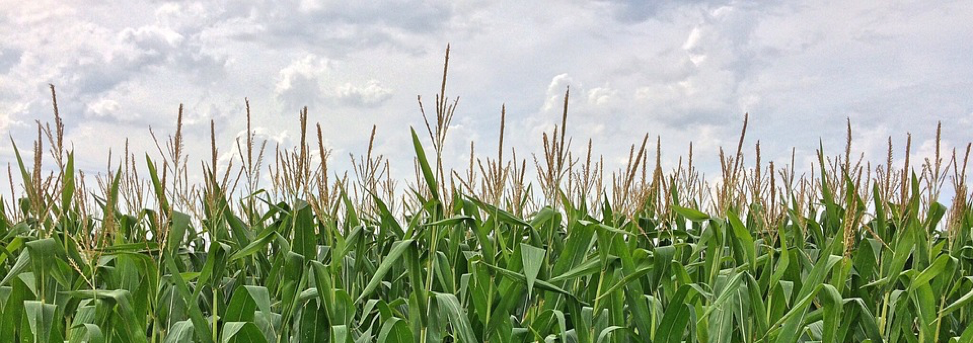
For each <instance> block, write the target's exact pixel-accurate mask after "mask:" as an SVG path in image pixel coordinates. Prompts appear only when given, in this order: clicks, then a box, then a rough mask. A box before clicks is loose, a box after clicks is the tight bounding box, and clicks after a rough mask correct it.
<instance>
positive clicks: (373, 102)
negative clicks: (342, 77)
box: [334, 80, 392, 107]
mask: <svg viewBox="0 0 973 343" xmlns="http://www.w3.org/2000/svg"><path fill="white" fill-rule="evenodd" d="M334 97H335V98H336V99H337V100H338V101H339V102H341V103H343V104H347V105H350V106H358V107H375V106H378V105H380V104H382V103H383V102H385V101H386V100H388V99H389V98H391V97H392V90H390V89H388V88H385V87H383V86H382V84H381V83H379V82H378V81H377V80H368V82H366V83H365V85H364V86H355V85H352V84H351V83H345V84H344V85H341V86H338V87H336V88H335V90H334Z"/></svg>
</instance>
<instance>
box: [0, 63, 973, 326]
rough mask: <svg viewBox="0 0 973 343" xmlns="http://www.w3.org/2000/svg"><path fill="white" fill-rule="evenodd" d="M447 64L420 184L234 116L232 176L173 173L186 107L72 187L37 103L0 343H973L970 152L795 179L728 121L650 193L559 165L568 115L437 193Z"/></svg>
mask: <svg viewBox="0 0 973 343" xmlns="http://www.w3.org/2000/svg"><path fill="white" fill-rule="evenodd" d="M446 56H447V58H446V66H444V72H443V84H442V88H441V92H440V93H439V94H437V95H436V97H435V101H434V102H433V103H432V105H434V109H433V108H427V107H428V106H427V107H422V105H423V101H422V99H421V98H420V100H419V105H420V110H421V113H422V116H423V118H424V119H425V123H426V125H425V127H421V128H419V129H418V131H417V130H415V129H414V130H413V131H412V143H413V145H414V150H415V156H414V157H415V158H414V160H413V161H389V160H388V159H386V158H385V157H383V156H379V155H377V154H374V153H373V152H372V148H371V145H370V147H369V150H368V152H367V153H366V154H364V155H362V156H359V157H355V158H352V160H353V163H354V165H355V167H354V170H351V171H350V173H345V172H341V173H338V172H335V171H333V170H329V169H328V161H329V160H331V159H330V154H331V151H330V150H328V149H325V148H324V144H323V140H324V138H323V137H322V132H321V127H320V125H318V126H316V127H314V126H312V127H310V128H308V122H307V113H308V110H307V109H306V108H305V109H304V110H303V111H301V113H300V115H299V117H298V119H299V120H295V122H297V121H299V125H300V130H301V131H300V132H301V139H300V144H299V145H298V146H296V147H294V148H289V149H285V148H278V149H276V150H273V151H272V150H270V149H267V146H266V143H265V142H262V141H258V140H257V139H256V136H255V135H254V134H253V131H252V130H251V129H250V124H249V123H250V113H249V104H248V105H247V114H246V115H247V119H246V120H247V122H248V130H247V135H246V136H245V137H243V139H239V140H238V141H237V142H235V143H236V145H235V147H236V149H235V158H234V159H233V160H232V162H231V163H229V164H225V163H223V164H220V163H218V161H217V155H218V153H219V152H218V151H217V148H216V146H217V144H216V141H217V139H216V137H215V133H214V134H213V135H212V137H208V138H210V139H211V140H212V149H211V150H212V158H211V159H209V160H207V158H208V157H203V158H199V157H190V156H187V155H186V154H185V152H184V151H183V150H184V144H185V140H186V137H184V136H183V134H182V109H181V107H180V112H179V120H178V122H177V123H176V126H175V127H176V129H175V133H174V134H172V135H170V136H168V137H166V138H164V139H157V140H156V143H157V145H158V147H159V149H158V150H159V151H158V153H157V154H146V155H144V156H139V155H137V154H135V153H133V152H129V151H127V149H126V151H125V152H124V155H123V156H122V158H116V164H115V165H113V166H112V167H111V169H110V170H109V171H107V172H104V173H99V174H98V175H95V176H91V175H85V174H84V173H82V172H80V171H79V170H76V168H75V166H74V161H75V152H74V151H70V150H68V149H65V142H63V141H62V140H63V138H62V137H63V127H64V124H63V122H62V119H61V116H60V114H59V113H58V110H57V108H56V106H57V105H56V96H55V94H54V86H51V92H52V97H54V106H55V108H54V122H53V126H52V125H51V124H45V125H41V124H38V133H37V134H38V137H37V140H36V141H35V142H33V145H32V146H31V148H30V149H23V148H22V147H23V146H24V143H23V142H14V141H12V140H11V145H12V146H14V149H15V151H16V161H9V162H10V164H9V165H10V167H8V169H7V173H8V174H9V179H10V187H11V190H10V192H11V193H12V194H13V195H14V196H13V197H11V198H6V199H2V201H0V278H2V280H0V342H72V343H74V342H91V343H95V342H102V343H104V342H137V343H139V342H141V343H145V342H152V343H156V342H203V343H213V342H294V343H297V342H342V343H346V342H467V343H469V342H497V343H500V342H581V343H589V342H591V343H602V342H664V343H669V342H818V341H820V342H973V325H971V324H973V320H971V316H973V304H971V303H970V301H971V300H973V241H971V226H973V210H971V203H970V200H969V195H970V190H969V189H968V186H967V183H966V175H967V170H966V167H967V161H968V157H969V153H970V146H969V145H966V146H965V147H964V148H965V150H963V149H960V150H959V151H957V150H955V149H954V150H952V152H949V153H947V152H943V151H940V150H945V149H943V148H942V147H940V146H939V145H938V144H937V146H936V150H935V156H934V157H931V158H929V159H926V160H923V161H909V156H910V155H911V154H912V152H911V149H912V147H911V138H909V140H908V141H907V142H906V144H905V145H904V149H902V150H903V151H904V153H905V154H904V157H905V158H906V160H905V163H904V165H902V164H901V163H898V166H893V160H894V158H895V157H894V155H895V154H894V153H893V149H892V140H891V139H890V140H889V150H888V151H889V155H888V160H886V161H880V162H879V163H871V162H868V161H863V160H862V159H861V158H858V157H857V156H853V155H852V154H851V144H852V143H851V138H850V137H851V126H850V125H849V127H848V143H847V145H848V148H847V149H846V150H845V151H843V152H841V153H839V154H836V155H833V156H832V155H828V154H827V153H826V152H824V151H818V154H817V164H816V165H815V166H814V170H813V171H812V172H810V173H806V174H800V172H799V171H796V170H795V167H794V164H795V163H794V161H793V160H791V161H789V164H778V165H775V164H774V163H773V162H769V163H765V162H762V161H761V159H760V152H759V149H760V148H759V145H756V146H755V147H751V146H750V145H749V144H745V135H746V125H747V122H746V120H744V122H743V125H742V132H741V135H740V142H739V144H738V145H737V146H736V147H734V149H733V150H729V151H726V152H725V153H721V154H720V156H719V158H720V159H719V161H720V166H721V167H722V168H721V172H720V173H719V175H717V176H716V177H715V178H714V179H713V180H706V179H704V178H703V177H702V176H701V173H700V172H699V170H698V169H697V167H696V166H694V161H693V156H692V147H691V146H690V150H689V155H688V156H686V158H685V159H684V160H683V159H681V160H680V163H679V165H678V167H677V168H674V169H672V170H671V171H664V170H663V168H662V167H661V166H660V161H659V157H658V156H659V155H660V151H659V148H658V147H659V146H660V145H661V142H660V141H658V140H657V141H656V142H655V143H656V149H652V148H653V147H652V146H651V143H652V142H651V141H650V139H649V137H648V136H646V137H645V138H643V139H640V141H637V142H635V143H636V144H634V145H632V148H631V150H630V151H629V154H628V163H627V165H626V166H625V167H623V168H619V169H618V170H605V167H604V162H602V159H601V158H600V157H598V156H592V155H591V142H590V141H589V143H588V146H587V149H586V150H585V149H581V150H579V151H580V153H579V152H578V151H575V150H572V149H571V146H570V145H571V144H570V139H566V137H565V136H566V135H565V134H564V133H563V132H565V128H566V127H567V125H568V122H569V121H568V106H567V105H568V98H569V94H568V93H566V94H565V97H564V114H563V117H562V118H559V119H560V122H559V125H557V126H556V128H555V129H554V130H553V131H552V132H548V133H547V134H545V135H544V136H543V137H541V140H542V142H543V151H540V152H538V153H537V154H536V155H532V156H531V157H530V158H524V157H523V156H517V155H516V154H515V153H510V150H508V151H505V150H504V146H503V131H504V125H505V124H504V121H505V116H506V114H505V112H504V111H501V116H500V121H499V122H500V123H501V124H500V125H499V126H500V127H499V130H500V142H499V144H500V148H499V150H498V151H497V152H496V155H493V156H487V155H481V156H478V157H477V156H475V155H474V154H473V151H472V148H471V154H470V161H469V166H468V167H467V169H465V170H463V169H462V168H460V169H447V168H445V167H444V164H443V156H442V150H443V147H444V144H445V143H444V142H446V140H447V133H448V130H449V128H450V122H451V120H452V118H453V114H454V113H455V111H456V108H457V106H458V102H457V101H456V100H455V99H450V98H449V97H447V94H446V70H447V69H448V68H447V67H448V61H449V60H448V50H447V55H446ZM427 113H428V115H427ZM214 132H215V130H214ZM309 134H310V135H309ZM315 136H316V138H315ZM153 137H155V136H154V134H153ZM205 138H206V137H193V139H194V140H200V139H205ZM374 138H375V137H374V131H373V134H372V138H371V139H372V140H374ZM566 141H567V143H566ZM17 143H21V146H20V147H21V148H19V149H18V147H17ZM653 150H655V151H653ZM822 150H823V149H822ZM31 153H32V156H31ZM653 153H654V156H653ZM745 156H746V158H745ZM190 158H195V159H198V160H201V161H199V162H195V161H196V160H195V159H194V160H193V161H194V162H192V163H190V162H189V160H190ZM5 162H6V161H5ZM390 162H405V163H406V165H408V163H409V162H412V166H413V167H414V170H415V179H414V180H396V179H394V178H393V177H392V176H391V175H390V170H389V164H390ZM200 166H201V167H200ZM197 168H199V169H200V170H201V171H200V172H199V174H200V175H202V176H201V177H199V178H197V179H200V180H202V181H200V182H192V181H191V179H193V178H191V177H190V176H191V175H192V174H193V173H195V172H194V171H195V170H197ZM528 169H529V170H528ZM15 179H17V180H19V181H18V182H16V183H15ZM264 180H269V181H266V182H264ZM945 187H950V188H952V193H954V194H955V196H953V198H952V199H951V201H947V203H946V204H943V203H941V202H940V198H941V197H940V195H941V193H942V190H943V189H944V188H945Z"/></svg>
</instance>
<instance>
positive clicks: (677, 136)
mask: <svg viewBox="0 0 973 343" xmlns="http://www.w3.org/2000/svg"><path fill="white" fill-rule="evenodd" d="M0 8H3V10H0V37H3V38H2V39H0V135H3V136H9V137H10V138H11V139H12V140H13V141H15V142H16V143H17V145H18V146H19V147H21V149H22V150H23V149H29V147H30V144H31V143H30V142H31V141H32V140H33V139H34V138H35V137H36V134H37V131H36V125H37V124H36V121H38V120H39V121H42V122H48V121H51V120H52V119H53V111H52V106H51V97H50V91H49V89H48V84H54V85H56V86H57V90H58V105H59V107H60V113H61V114H62V117H63V119H64V123H65V138H66V139H67V140H68V141H70V142H71V146H72V147H73V149H74V150H75V151H76V155H77V156H76V159H77V165H78V166H79V168H82V169H85V170H92V171H101V170H105V169H106V168H107V167H106V166H107V162H108V161H107V156H108V154H107V152H108V150H109V149H111V150H113V151H114V152H115V156H116V159H117V154H118V152H119V151H121V150H122V149H123V147H124V144H125V140H126V138H127V139H129V142H130V143H129V144H130V148H129V149H130V151H133V152H149V153H150V154H153V156H156V155H158V153H157V152H156V148H155V145H154V143H153V141H152V139H151V136H150V135H149V128H150V127H151V128H152V130H153V131H154V132H155V133H156V134H157V135H159V136H165V135H169V134H172V133H174V131H175V126H176V116H177V112H178V111H177V110H178V107H179V104H180V103H181V104H184V106H185V117H184V125H185V127H184V135H185V137H186V140H187V152H188V153H189V154H190V157H189V160H190V161H191V162H194V163H191V164H196V163H195V161H198V160H202V159H208V156H209V154H210V153H209V123H210V120H213V121H215V123H216V135H217V142H218V145H219V149H220V151H221V152H222V156H221V159H222V160H223V161H226V160H228V159H229V158H231V156H232V155H233V151H234V150H233V147H234V143H233V142H234V139H236V138H237V137H241V136H244V135H245V134H244V132H245V130H246V121H245V111H244V99H245V98H249V100H250V105H251V108H252V112H253V120H254V127H255V130H256V132H257V133H258V134H259V138H260V139H267V140H269V141H270V143H269V145H270V146H273V145H275V144H280V145H281V146H285V147H286V146H293V145H294V144H295V142H296V141H298V140H299V137H300V132H299V123H298V113H299V111H300V109H301V108H302V107H303V106H308V108H309V121H310V123H311V124H312V125H313V124H314V123H320V124H321V126H322V131H323V135H324V137H325V140H326V144H327V146H328V147H330V148H331V149H333V155H332V156H333V159H334V161H333V162H332V163H333V165H335V166H337V167H336V168H338V169H348V168H349V166H350V162H348V161H349V158H348V156H349V154H355V155H361V154H364V153H365V151H366V149H367V145H368V140H369V133H370V132H371V129H372V126H373V125H377V128H376V131H377V134H376V141H375V152H376V153H379V154H383V155H385V156H387V157H388V158H389V159H390V161H391V165H392V168H393V173H394V174H393V175H397V176H400V177H402V178H406V177H407V176H410V175H411V173H412V156H413V151H412V146H411V142H410V139H409V129H408V128H409V126H414V127H416V128H417V129H422V128H423V124H422V117H421V115H420V112H419V106H418V104H417V95H422V96H423V99H424V101H425V104H426V108H427V109H429V108H432V107H433V105H432V101H433V98H434V96H435V94H436V93H438V91H439V86H440V80H441V78H442V64H443V56H444V51H445V48H446V46H447V44H450V45H451V53H450V69H449V81H448V87H447V95H448V96H450V97H457V96H459V97H460V101H459V105H458V108H457V110H456V115H455V118H454V120H453V123H452V124H453V126H452V127H451V129H450V136H449V138H447V143H446V145H447V146H446V148H445V152H444V154H445V159H446V161H447V164H450V165H464V164H465V163H466V161H467V159H468V156H469V155H468V154H469V144H470V142H471V141H473V142H474V143H475V144H476V148H477V151H478V152H480V153H482V154H488V153H489V154H491V155H492V154H494V151H495V150H496V145H497V135H498V131H499V122H500V109H501V106H503V105H505V106H506V109H507V125H506V128H507V133H506V143H505V146H508V147H510V146H513V147H517V149H518V152H519V156H521V157H527V152H538V153H539V152H540V146H541V138H540V137H541V136H540V134H541V133H542V132H545V131H550V130H551V129H552V128H553V127H554V125H555V124H557V123H559V122H560V116H561V110H562V108H561V105H562V97H563V95H564V92H565V90H566V89H567V87H569V86H570V89H571V97H570V103H569V118H568V131H567V132H568V134H569V135H570V136H571V137H573V139H574V144H573V148H574V150H575V151H576V152H579V153H580V152H581V151H582V150H583V147H584V146H585V144H586V142H587V140H588V139H591V140H592V141H593V151H594V153H595V154H601V155H604V156H605V159H606V162H607V163H608V166H609V167H612V166H620V165H621V164H623V163H624V160H625V159H626V158H627V156H628V150H629V146H630V145H631V144H637V143H640V142H641V139H642V137H643V136H644V135H645V134H648V135H649V136H650V137H652V138H655V137H659V138H660V139H661V142H662V151H663V154H662V156H661V159H662V161H663V164H664V165H666V166H670V167H671V166H674V164H675V161H676V160H677V159H678V158H679V156H681V155H685V154H686V152H687V150H688V145H689V142H690V141H692V142H694V155H695V159H696V161H697V162H696V163H697V164H698V165H699V166H702V167H703V168H704V171H708V174H709V175H710V176H712V177H715V176H717V175H716V172H717V171H718V151H719V148H720V147H725V148H726V149H727V150H733V149H735V146H736V143H737V140H738V136H739V131H740V126H741V125H742V120H743V117H744V113H749V115H750V122H749V123H750V128H749V131H748V135H747V140H746V145H745V146H746V149H747V151H752V149H753V145H754V144H755V143H756V142H757V141H758V140H759V141H760V144H761V149H762V154H763V156H762V157H763V159H764V161H768V160H775V161H778V165H783V164H786V163H788V162H789V161H790V153H791V148H792V147H793V148H795V149H796V154H797V161H798V163H799V164H800V165H802V166H807V165H809V163H810V161H811V160H812V159H813V156H814V151H815V149H816V148H817V147H818V144H819V141H820V142H821V144H822V145H823V146H824V148H825V151H826V152H827V153H829V154H834V155H837V154H841V153H842V152H843V150H844V145H845V135H846V133H845V126H846V120H850V122H851V125H852V127H853V142H854V145H853V152H854V153H855V154H859V153H864V154H865V155H866V158H868V159H871V160H873V161H875V162H884V160H885V155H886V149H887V140H888V138H889V137H892V139H893V142H894V144H895V148H894V149H895V152H896V160H897V161H901V160H902V159H903V158H904V155H903V151H904V148H903V146H904V144H905V137H906V134H907V133H912V134H913V144H914V153H915V155H916V156H914V157H924V156H929V154H930V153H931V152H932V150H933V147H934V146H935V144H934V138H935V131H936V123H937V122H940V121H941V122H942V123H943V128H942V138H943V147H944V149H952V148H953V147H954V146H961V147H965V145H966V143H967V142H969V141H971V140H973V134H971V128H973V21H971V20H970V18H973V2H971V1H968V0H966V1H761V2H745V1H707V0H703V1H685V2H682V1H678V2H677V1H658V2H642V1H556V2H554V1H511V2H507V1H436V0H428V1H390V2H381V3H380V2H370V1H312V0H302V1H289V0H283V1H236V2H225V1H211V2H210V1H207V2H193V1H182V2H161V1H97V2H95V1H71V2H58V1H46V0H37V1H13V0H0ZM420 132H422V131H420ZM425 142H426V144H427V147H429V146H430V145H429V141H428V140H427V141H425ZM13 156H14V155H13V148H12V145H11V144H9V140H8V139H7V138H6V137H4V139H3V140H2V143H0V162H2V163H3V164H7V163H15V159H14V157H13ZM748 158H752V154H751V155H748ZM116 161H117V160H116ZM3 169H4V170H3V171H0V174H6V170H5V169H6V168H5V167H4V168H3ZM3 176H4V178H6V175H3ZM4 188H6V187H4Z"/></svg>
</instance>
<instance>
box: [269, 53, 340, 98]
mask: <svg viewBox="0 0 973 343" xmlns="http://www.w3.org/2000/svg"><path fill="white" fill-rule="evenodd" d="M328 69H329V68H328V60H327V59H324V58H320V57H318V56H315V55H314V54H308V55H306V56H304V57H302V58H300V59H297V60H295V61H293V62H291V64H290V65H288V66H287V67H284V68H283V69H281V70H280V72H279V73H278V77H277V82H276V84H275V86H274V94H275V96H276V97H277V100H278V101H281V102H282V103H283V104H284V105H285V107H286V108H291V109H294V108H300V107H301V106H304V105H311V106H313V105H315V104H317V102H318V101H319V100H318V99H320V97H321V93H322V88H321V83H322V82H324V78H325V77H326V76H327V72H328Z"/></svg>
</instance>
